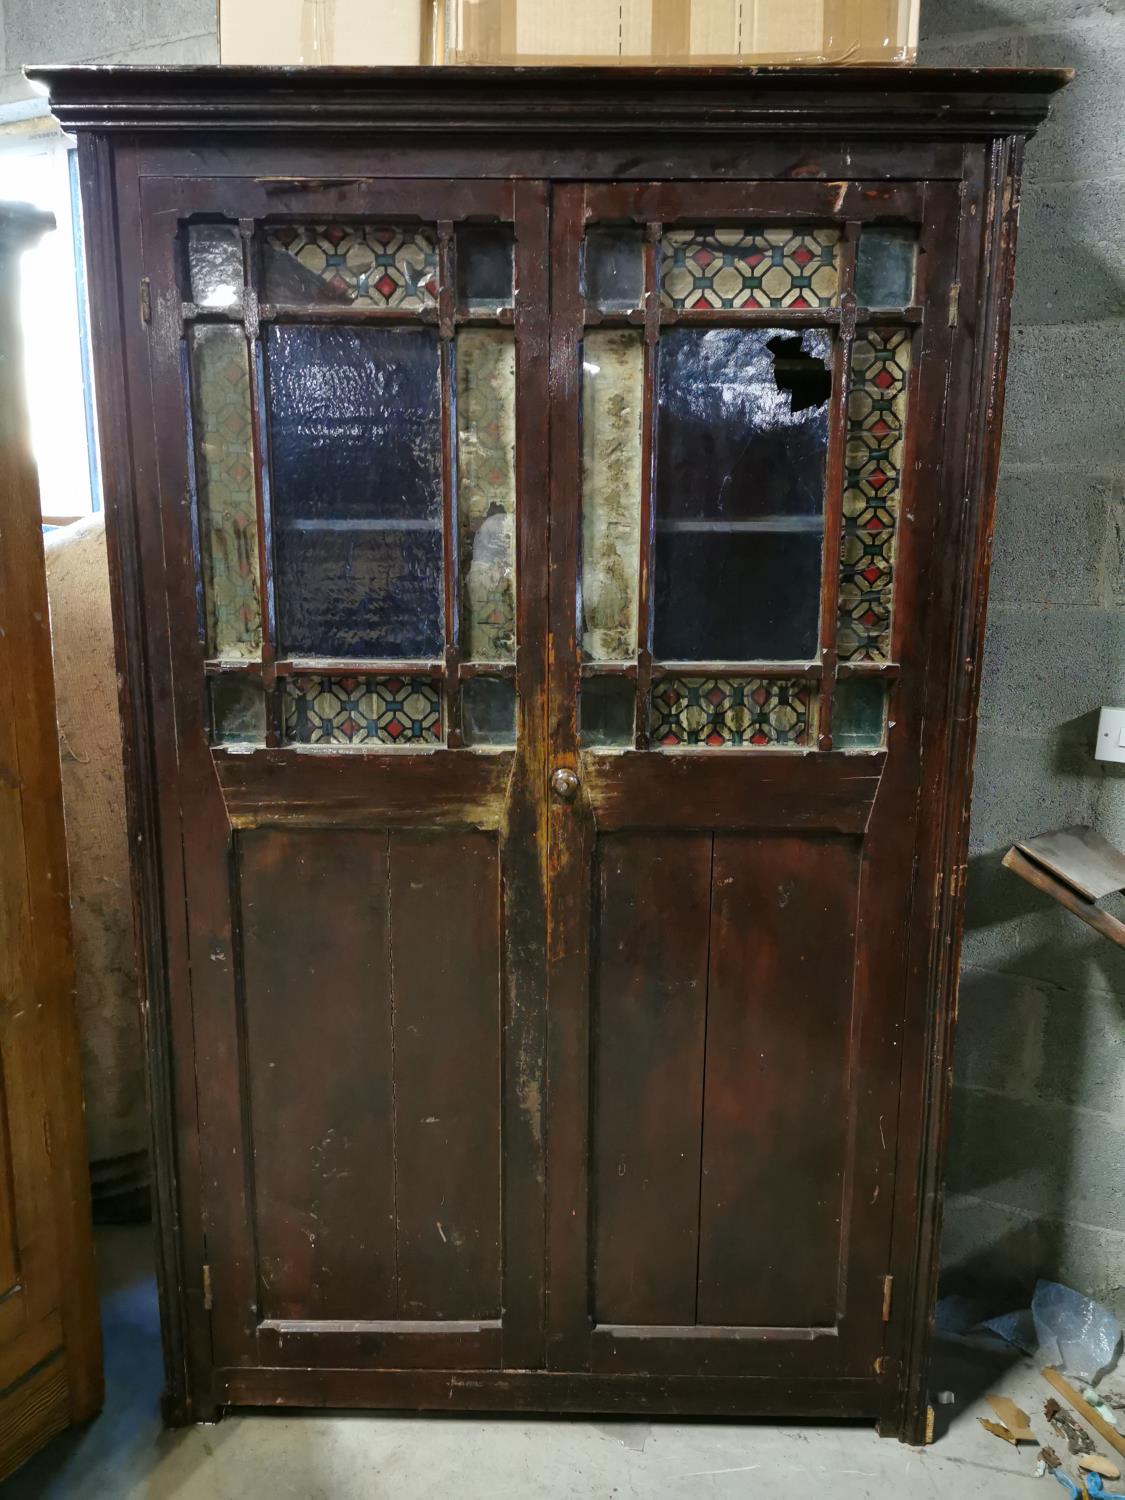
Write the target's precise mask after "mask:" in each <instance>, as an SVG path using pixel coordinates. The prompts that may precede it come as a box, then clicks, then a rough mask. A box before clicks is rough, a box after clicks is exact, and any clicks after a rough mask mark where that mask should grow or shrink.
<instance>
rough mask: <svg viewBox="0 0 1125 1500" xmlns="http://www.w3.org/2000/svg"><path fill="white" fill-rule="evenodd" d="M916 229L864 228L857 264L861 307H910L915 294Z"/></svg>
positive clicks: (856, 271)
mask: <svg viewBox="0 0 1125 1500" xmlns="http://www.w3.org/2000/svg"><path fill="white" fill-rule="evenodd" d="M914 243H915V241H914V231H913V230H912V229H865V230H864V231H863V233H862V234H861V235H860V240H859V254H858V257H857V259H856V267H855V298H856V301H857V302H858V303H859V305H860V307H907V306H908V305H909V303H910V300H911V298H912V297H913V295H914Z"/></svg>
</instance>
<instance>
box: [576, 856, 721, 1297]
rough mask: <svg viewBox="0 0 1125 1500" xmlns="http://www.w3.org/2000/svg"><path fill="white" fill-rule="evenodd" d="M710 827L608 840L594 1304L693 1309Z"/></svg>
mask: <svg viewBox="0 0 1125 1500" xmlns="http://www.w3.org/2000/svg"><path fill="white" fill-rule="evenodd" d="M710 916H711V837H710V835H708V834H674V833H673V834H660V833H637V834H614V835H613V836H611V837H608V838H602V839H601V840H599V854H598V868H597V896H596V910H595V916H594V920H595V923H596V930H597V934H598V936H597V948H596V953H595V957H594V967H593V981H592V986H591V989H592V993H591V1007H592V1023H591V1029H592V1033H593V1073H594V1081H593V1097H594V1124H593V1130H592V1137H593V1139H592V1151H591V1155H592V1166H593V1186H592V1193H593V1204H592V1207H591V1214H592V1219H593V1223H594V1225H595V1233H594V1257H595V1259H594V1271H593V1292H594V1318H595V1322H597V1323H672V1324H678V1323H692V1322H694V1320H695V1274H696V1261H697V1257H698V1245H697V1234H696V1231H697V1226H698V1222H699V1132H700V1124H701V1120H702V1110H703V1046H704V1032H705V1020H706V1004H707V949H708V941H709V936H710V934H709V927H710Z"/></svg>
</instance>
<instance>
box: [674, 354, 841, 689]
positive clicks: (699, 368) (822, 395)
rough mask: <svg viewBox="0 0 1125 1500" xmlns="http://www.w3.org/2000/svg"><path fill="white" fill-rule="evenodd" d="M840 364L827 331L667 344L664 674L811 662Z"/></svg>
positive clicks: (818, 605)
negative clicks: (683, 666)
mask: <svg viewBox="0 0 1125 1500" xmlns="http://www.w3.org/2000/svg"><path fill="white" fill-rule="evenodd" d="M830 354H831V336H830V335H829V334H828V333H827V332H825V331H823V330H819V329H807V330H805V331H804V332H795V331H789V332H786V331H785V330H782V329H771V328H708V329H702V328H673V329H670V330H668V331H667V332H666V333H665V334H664V335H663V337H662V338H661V340H660V366H659V374H658V382H657V401H658V430H657V464H656V494H655V510H656V567H655V577H654V591H655V598H654V626H653V650H654V653H655V655H656V656H657V657H658V658H659V659H660V660H662V661H807V660H810V659H811V658H812V657H813V656H814V655H815V652H816V649H817V634H818V626H819V617H820V571H821V552H822V538H823V530H824V514H823V513H824V478H825V459H826V454H827V450H828V401H829V396H830V394H831V385H832V383H831V376H830V373H829V369H828V365H829V359H830Z"/></svg>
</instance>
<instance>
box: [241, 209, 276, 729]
mask: <svg viewBox="0 0 1125 1500" xmlns="http://www.w3.org/2000/svg"><path fill="white" fill-rule="evenodd" d="M254 230H255V224H254V220H253V219H239V221H238V231H239V234H240V235H241V237H242V262H243V276H244V290H243V294H242V304H243V322H244V325H245V330H246V344H247V353H248V356H249V366H250V421H251V430H252V435H253V443H254V499H255V504H256V506H257V512H258V590H259V598H260V602H261V610H262V686H263V687H264V689H265V695H266V745H267V746H273V745H279V744H280V743H281V700H280V698H279V697H278V694H277V691H276V668H275V662H276V659H277V599H276V596H275V593H274V582H273V545H272V542H273V527H272V521H271V515H270V487H269V454H268V452H267V446H268V433H269V421H268V418H267V415H266V390H265V365H264V356H263V352H262V341H261V330H260V326H259V319H258V257H257V253H256V251H257V245H256V242H255V239H254Z"/></svg>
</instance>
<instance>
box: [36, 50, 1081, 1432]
mask: <svg viewBox="0 0 1125 1500" xmlns="http://www.w3.org/2000/svg"><path fill="white" fill-rule="evenodd" d="M38 76H40V77H42V78H43V79H44V80H45V81H46V82H47V84H48V86H49V87H50V89H51V92H52V97H53V100H54V105H55V108H56V110H57V112H58V114H59V116H60V118H61V119H62V121H63V123H64V125H66V126H67V128H69V129H74V130H76V131H77V132H78V133H79V137H80V151H81V158H80V159H81V165H82V175H83V181H84V203H85V211H86V221H87V222H86V233H87V241H88V245H89V253H90V267H91V273H92V280H93V284H94V291H95V299H96V346H97V350H98V356H99V365H98V397H99V403H100V413H101V424H102V451H103V464H104V473H105V487H106V491H107V496H108V499H109V503H110V506H111V517H112V523H113V555H114V559H115V592H116V609H117V619H118V639H119V646H120V652H121V664H122V671H123V674H124V681H125V696H124V706H125V715H126V723H127V736H128V743H129V776H130V786H131V789H132V819H133V834H134V842H135V846H136V850H137V865H136V874H137V891H138V898H139V902H140V918H141V930H142V933H143V940H144V957H145V961H146V972H147V987H148V994H147V1004H146V1015H147V1022H148V1046H149V1057H150V1067H151V1073H152V1097H153V1101H154V1108H155V1129H156V1137H157V1148H158V1149H157V1158H158V1163H159V1172H160V1203H161V1219H160V1239H161V1258H162V1282H163V1307H164V1324H165V1334H166V1343H167V1354H168V1413H169V1417H170V1419H172V1420H188V1419H191V1418H199V1417H207V1416H210V1415H212V1414H213V1413H214V1412H215V1411H216V1410H217V1409H219V1408H222V1407H223V1406H226V1405H239V1404H245V1405H254V1404H266V1405H274V1404H277V1403H293V1404H300V1405H310V1404H327V1405H336V1406H387V1407H399V1408H401V1407H439V1408H441V1409H442V1410H450V1409H483V1410H488V1409H513V1408H519V1409H531V1410H542V1411H591V1412H592V1411H609V1412H651V1413H695V1414H705V1413H715V1414H721V1415H738V1414H747V1415H749V1414H779V1413H784V1414H807V1415H812V1414H833V1415H851V1416H862V1417H869V1418H871V1419H874V1420H877V1421H878V1422H879V1424H880V1426H881V1429H882V1430H884V1431H886V1432H889V1433H895V1434H899V1435H902V1436H905V1437H911V1438H917V1437H919V1436H921V1435H922V1434H923V1433H924V1430H925V1421H926V1407H927V1401H926V1383H925V1372H926V1362H927V1327H928V1318H929V1310H930V1307H931V1303H932V1297H933V1290H934V1279H935V1269H936V1267H935V1255H936V1245H937V1237H938V1230H939V1220H940V1174H941V1162H942V1140H943V1136H944V1127H945V1115H946V1108H947V1099H948V1076H947V1075H948V1064H949V1055H950V1051H949V1049H950V1040H951V1028H952V1016H953V996H954V990H955V975H956V963H957V949H958V936H959V923H960V910H961V898H962V878H963V873H964V859H965V843H966V838H965V835H966V818H967V805H968V793H969V768H970V760H971V752H972V739H973V719H974V713H975V702H976V684H977V668H978V665H979V659H980V645H981V635H982V626H983V614H984V601H985V590H986V583H987V572H988V553H989V540H990V529H991V524H992V494H993V484H994V479H995V471H996V462H997V452H998V442H999V420H1000V409H1001V399H1002V389H1003V374H1004V358H1005V338H1006V327H1007V317H1008V299H1009V293H1010V289H1011V282H1012V274H1013V253H1014V235H1015V224H1016V216H1017V206H1018V192H1019V173H1020V163H1021V158H1022V153H1023V147H1024V142H1025V140H1026V138H1027V136H1028V135H1029V134H1030V133H1031V132H1032V130H1033V129H1034V128H1035V126H1036V125H1037V124H1038V123H1039V122H1040V121H1041V120H1042V118H1043V116H1044V114H1045V113H1046V108H1047V101H1048V97H1049V95H1050V94H1051V93H1052V92H1053V91H1054V90H1055V89H1056V88H1058V87H1059V86H1060V84H1062V83H1063V82H1065V76H1066V75H1065V74H1062V73H1057V72H1047V71H1043V72H997V73H988V72H960V73H953V72H932V71H927V70H914V71H911V70H893V69H888V70H878V69H875V70H865V69H856V70H850V71H849V70H845V71H831V70H826V71H815V72H804V73H803V72H799V71H789V72H786V71H784V70H777V71H770V70H765V71H761V72H757V73H755V74H753V75H746V74H740V73H738V72H734V71H722V70H719V71H700V72H695V73H686V72H683V73H677V72H668V71H664V72H661V71H640V70H639V71H624V72H622V71H615V72H614V73H613V74H612V75H608V74H599V73H597V72H590V71H584V70H577V71H573V72H565V71H558V72H552V71H545V72H540V73H519V72H510V73H509V72H504V71H495V72H493V71H487V70H474V71H466V72H460V71H458V70H446V71H431V70H426V69H415V70H404V71H393V70H392V71H385V72H379V71H375V72H361V71H353V72H348V71H340V72H285V73H281V72H278V73H273V72H268V71H254V70H241V69H226V70H221V71H220V70H208V69H202V70H194V71H185V72H179V71H175V70H166V71H158V72H145V71H130V70H102V69H97V70H82V69H73V70H60V71H54V70H45V71H44V72H42V73H41V74H39V75H38Z"/></svg>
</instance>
